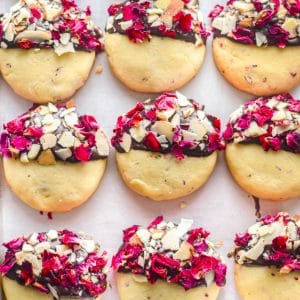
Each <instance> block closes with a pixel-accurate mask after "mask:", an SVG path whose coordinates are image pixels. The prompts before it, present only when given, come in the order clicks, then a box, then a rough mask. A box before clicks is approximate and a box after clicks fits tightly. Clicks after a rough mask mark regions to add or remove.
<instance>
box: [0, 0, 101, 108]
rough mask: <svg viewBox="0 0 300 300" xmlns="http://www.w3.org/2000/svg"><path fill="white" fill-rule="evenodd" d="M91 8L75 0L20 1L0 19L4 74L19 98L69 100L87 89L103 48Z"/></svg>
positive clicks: (0, 49) (44, 101) (0, 69)
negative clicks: (92, 69)
mask: <svg viewBox="0 0 300 300" xmlns="http://www.w3.org/2000/svg"><path fill="white" fill-rule="evenodd" d="M101 38H102V32H101V31H100V29H99V28H98V27H96V26H95V25H94V23H93V21H92V20H91V10H90V8H89V7H87V8H86V9H85V10H82V9H80V8H79V7H78V6H77V4H76V2H75V1H73V0H65V1H62V0H53V1H50V0H19V1H18V2H17V3H16V4H15V5H14V6H12V7H11V9H10V11H9V12H7V13H5V14H4V15H2V16H0V71H1V74H2V76H3V78H4V79H5V81H6V82H7V83H8V84H9V85H10V86H11V87H12V89H13V90H14V91H15V92H16V93H17V94H19V95H20V96H21V97H23V98H26V99H28V100H30V101H33V102H36V103H47V102H53V103H56V102H59V101H63V100H67V99H69V98H70V97H72V96H73V94H74V93H75V92H76V91H77V90H78V89H79V88H80V87H82V86H83V85H84V83H85V82H86V80H87V78H88V76H89V73H90V70H91V68H92V66H93V64H94V61H95V55H96V52H99V51H101V50H102V48H103V45H102V41H101Z"/></svg>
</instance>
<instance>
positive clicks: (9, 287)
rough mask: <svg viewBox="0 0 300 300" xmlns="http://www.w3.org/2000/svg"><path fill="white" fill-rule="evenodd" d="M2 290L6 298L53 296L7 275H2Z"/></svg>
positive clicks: (36, 299) (46, 298) (47, 298)
mask: <svg viewBox="0 0 300 300" xmlns="http://www.w3.org/2000/svg"><path fill="white" fill-rule="evenodd" d="M2 281H3V290H4V294H5V298H6V300H17V299H20V300H21V299H22V300H53V296H52V295H49V294H44V293H41V292H38V291H37V290H34V289H33V288H29V287H25V286H22V285H19V284H18V283H17V282H16V281H14V280H11V279H9V278H7V277H3V279H2ZM61 299H62V300H74V298H70V297H61ZM78 299H82V300H92V299H93V300H94V299H95V300H100V299H101V296H98V297H97V298H78Z"/></svg>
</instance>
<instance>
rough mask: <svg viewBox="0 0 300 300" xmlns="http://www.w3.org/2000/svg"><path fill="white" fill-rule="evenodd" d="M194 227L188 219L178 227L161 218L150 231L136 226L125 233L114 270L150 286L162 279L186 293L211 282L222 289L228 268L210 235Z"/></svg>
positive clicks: (114, 261) (149, 228) (153, 224)
mask: <svg viewBox="0 0 300 300" xmlns="http://www.w3.org/2000/svg"><path fill="white" fill-rule="evenodd" d="M192 225H193V221H192V220H188V219H182V220H181V222H180V223H179V224H175V223H172V222H165V221H164V220H163V218H162V217H158V218H156V219H155V220H154V221H152V223H151V224H150V225H149V226H148V227H147V228H142V227H140V226H137V225H135V226H132V227H130V228H128V229H126V230H124V238H123V242H124V243H123V245H122V247H121V248H120V250H119V252H118V253H117V255H115V256H114V257H113V262H112V265H113V268H114V269H115V270H117V271H118V272H123V273H129V272H130V273H132V274H136V275H144V276H145V277H146V278H147V280H148V281H149V282H150V283H151V284H154V283H155V282H156V281H157V280H159V279H161V280H165V281H167V282H168V283H173V284H178V285H181V286H183V287H184V288H185V289H186V290H189V289H192V288H195V287H198V286H203V285H204V286H209V285H210V284H211V283H212V282H216V284H217V285H218V286H223V285H224V284H225V281H226V279H225V277H226V265H225V264H224V263H223V262H222V260H221V258H220V256H219V255H218V254H217V252H216V247H215V246H214V245H213V244H212V243H211V242H210V241H208V240H207V237H208V236H209V232H207V231H206V230H204V229H203V228H196V229H192Z"/></svg>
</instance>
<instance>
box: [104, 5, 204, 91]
mask: <svg viewBox="0 0 300 300" xmlns="http://www.w3.org/2000/svg"><path fill="white" fill-rule="evenodd" d="M198 6H199V5H198V2H197V1H193V3H190V4H187V3H186V1H182V0H166V1H161V0H160V1H153V0H149V1H147V0H146V1H139V2H136V1H134V0H127V1H125V2H124V3H122V4H113V5H112V6H111V7H110V8H109V10H108V12H109V15H110V16H109V18H108V22H107V26H106V31H107V33H106V37H105V50H106V53H107V55H108V61H109V64H110V66H111V69H112V71H113V73H114V75H115V76H116V77H117V78H118V79H119V80H120V81H121V82H123V83H124V84H125V85H126V86H127V87H129V88H130V89H132V90H135V91H138V92H147V93H160V92H164V91H172V90H176V89H178V88H180V87H182V86H183V85H185V84H186V83H187V82H189V81H190V80H191V79H192V78H193V77H194V76H195V75H196V74H197V73H198V71H199V69H200V67H201V65H202V63H203V60H204V55H205V42H206V37H207V36H208V34H207V32H206V31H205V29H204V27H203V24H202V20H201V16H200V14H197V11H198V9H199V7H198ZM136 11H138V13H136Z"/></svg>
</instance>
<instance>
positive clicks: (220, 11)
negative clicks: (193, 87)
mask: <svg viewBox="0 0 300 300" xmlns="http://www.w3.org/2000/svg"><path fill="white" fill-rule="evenodd" d="M210 17H211V18H212V27H213V30H214V40H213V54H214V59H215V63H216V65H217V67H218V69H219V71H220V73H221V74H222V75H223V76H224V77H225V78H226V80H227V81H228V82H229V83H230V84H232V85H233V86H234V87H236V88H238V89H240V90H242V91H245V92H247V93H249V94H252V95H256V96H271V95H276V94H280V93H286V92H288V91H290V90H291V89H292V88H294V87H295V86H297V85H299V83H300V2H299V0H266V1H254V0H239V1H238V0H233V1H228V3H227V5H226V7H225V8H224V7H223V6H221V5H217V6H216V7H215V8H214V10H213V11H212V12H211V13H210Z"/></svg>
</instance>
